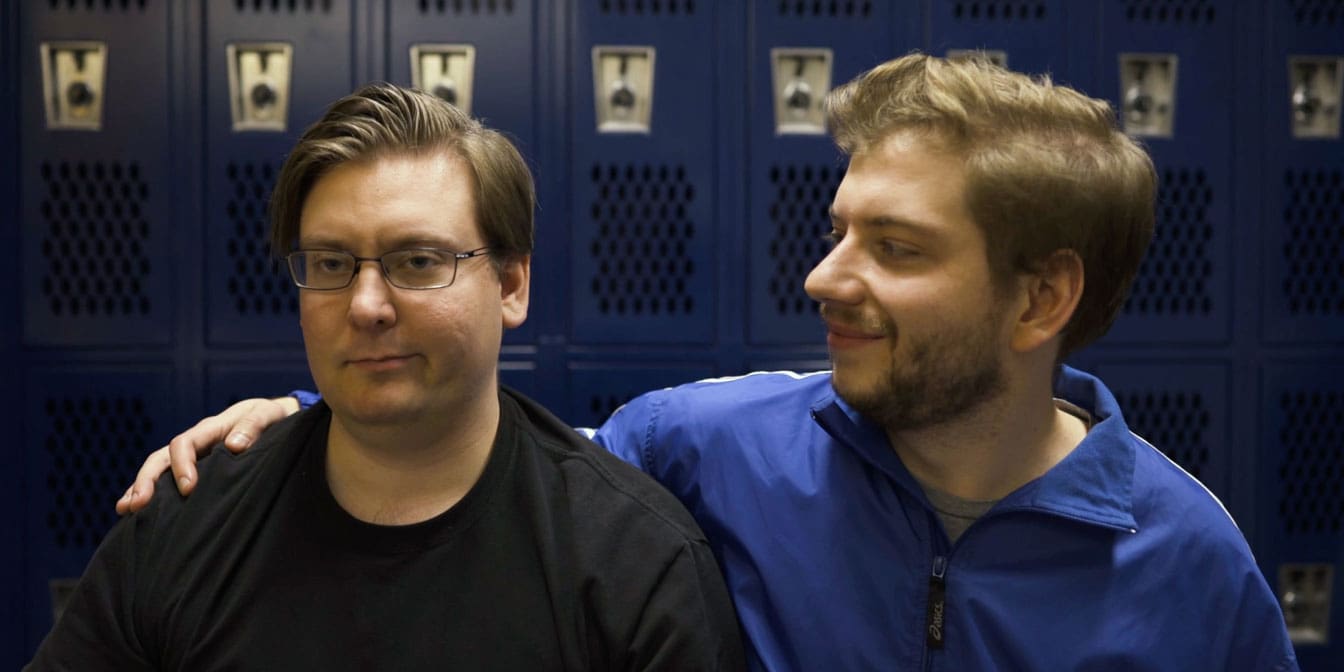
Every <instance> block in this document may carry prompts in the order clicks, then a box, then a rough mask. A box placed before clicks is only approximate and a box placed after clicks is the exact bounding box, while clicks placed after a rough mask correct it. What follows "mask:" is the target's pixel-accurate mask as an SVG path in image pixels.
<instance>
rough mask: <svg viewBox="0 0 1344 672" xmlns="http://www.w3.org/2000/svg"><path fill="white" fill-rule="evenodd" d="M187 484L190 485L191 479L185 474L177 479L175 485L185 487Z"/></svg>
mask: <svg viewBox="0 0 1344 672" xmlns="http://www.w3.org/2000/svg"><path fill="white" fill-rule="evenodd" d="M188 485H191V479H190V478H187V477H186V476H183V477H181V478H179V479H177V487H179V488H185V487H187V486H188Z"/></svg>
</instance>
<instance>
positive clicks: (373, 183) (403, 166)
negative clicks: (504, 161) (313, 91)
mask: <svg viewBox="0 0 1344 672" xmlns="http://www.w3.org/2000/svg"><path fill="white" fill-rule="evenodd" d="M475 213H476V208H475V179H474V178H473V177H472V173H471V170H470V167H469V166H468V165H467V164H466V162H465V161H464V160H463V159H462V158H460V157H458V156H457V155H455V154H453V153H451V152H434V153H423V154H395V155H390V156H383V157H378V158H374V159H369V160H363V161H355V162H350V163H344V164H341V165H339V166H336V167H334V168H332V169H330V170H329V171H327V172H326V173H325V174H324V175H322V176H321V177H320V178H318V180H317V181H316V182H314V183H313V187H312V189H311V190H309V192H308V195H307V197H306V198H305V199H304V203H303V210H302V212H301V214H300V217H299V239H300V242H301V244H303V245H305V246H306V245H310V244H312V243H315V242H318V243H325V242H341V243H348V244H351V245H353V244H356V243H360V242H373V243H378V244H384V243H390V242H398V241H411V242H414V241H421V242H423V243H436V244H441V245H443V246H450V245H449V244H450V243H457V242H461V243H462V244H466V243H471V242H477V241H479V240H480V231H479V227H478V226H477V222H476V215H475Z"/></svg>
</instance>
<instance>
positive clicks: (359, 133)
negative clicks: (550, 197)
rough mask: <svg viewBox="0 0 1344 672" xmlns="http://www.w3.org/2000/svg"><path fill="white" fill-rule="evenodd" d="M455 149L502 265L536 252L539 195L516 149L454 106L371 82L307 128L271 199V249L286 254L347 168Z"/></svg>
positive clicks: (494, 256) (479, 219)
mask: <svg viewBox="0 0 1344 672" xmlns="http://www.w3.org/2000/svg"><path fill="white" fill-rule="evenodd" d="M437 151H450V152H453V153H455V154H456V155H457V156H459V157H460V158H461V159H462V160H463V161H465V162H466V163H467V165H468V166H470V167H471V172H472V176H473V178H474V182H475V183H476V194H475V196H476V198H475V201H476V219H477V222H478V223H479V225H480V227H481V232H482V234H483V235H484V236H485V241H486V244H487V245H489V246H490V248H491V253H490V254H491V258H492V259H493V260H494V262H495V265H496V268H499V266H500V264H501V263H502V262H503V261H505V260H507V259H511V258H516V257H520V256H524V255H528V254H531V253H532V243H533V236H534V233H533V230H534V221H533V216H534V215H533V213H534V210H535V208H536V192H535V189H534V187H533V184H532V174H531V172H529V171H528V169H527V163H526V162H525V161H524V160H523V157H522V155H521V154H519V153H518V149H517V148H515V147H514V146H513V143H511V142H509V140H508V139H507V138H505V137H504V136H503V135H501V134H500V133H499V132H497V131H494V130H492V129H489V128H486V127H485V126H483V125H482V124H481V123H480V122H478V121H476V120H475V119H472V118H471V117H469V116H467V115H466V114H465V113H463V112H462V111H461V110H459V109H457V108H456V107H454V106H452V105H450V104H448V103H446V102H444V101H442V100H440V99H439V98H436V97H434V96H431V95H429V94H427V93H425V92H423V91H417V90H414V89H407V88H403V87H400V86H394V85H392V84H386V83H377V84H369V85H366V86H364V87H363V88H361V89H359V90H358V91H355V92H354V93H352V94H350V95H348V96H346V97H344V98H342V99H340V100H338V101H336V102H335V103H332V105H331V107H330V108H328V109H327V112H326V114H323V115H322V118H321V119H319V120H318V121H317V123H315V124H313V125H312V126H310V127H309V128H308V130H306V131H304V133H303V137H301V138H299V142H298V144H296V145H295V146H294V150H293V151H291V152H290V154H289V157H288V158H287V159H286V160H285V165H284V167H282V168H281V169H280V175H279V176H278V177H277V178H276V183H275V191H274V192H273V193H272V194H271V206H270V208H271V251H272V253H273V254H276V255H283V254H286V253H288V252H289V251H290V250H291V249H292V248H293V246H294V245H295V243H296V241H297V240H298V237H299V217H300V215H301V214H302V211H303V203H304V201H305V200H306V199H307V198H308V193H309V192H310V191H311V190H312V188H313V185H314V184H315V183H316V182H317V180H318V179H319V178H321V177H322V176H323V175H324V174H326V173H327V171H330V170H331V169H332V168H335V167H336V166H339V165H341V164H345V163H350V162H354V161H367V160H374V159H377V158H379V157H383V156H388V155H394V154H400V153H410V154H419V153H428V152H437Z"/></svg>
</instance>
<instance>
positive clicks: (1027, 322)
mask: <svg viewBox="0 0 1344 672" xmlns="http://www.w3.org/2000/svg"><path fill="white" fill-rule="evenodd" d="M1023 283H1024V285H1025V287H1024V288H1023V290H1022V291H1023V292H1025V294H1024V296H1023V298H1024V299H1025V301H1026V306H1025V307H1023V309H1022V312H1021V313H1019V314H1018V317H1017V322H1016V323H1015V324H1014V326H1013V339H1012V348H1013V350H1014V351H1015V352H1022V353H1025V352H1030V351H1032V350H1035V349H1037V348H1040V347H1041V346H1043V345H1045V344H1047V343H1049V342H1050V341H1051V339H1053V338H1055V337H1056V336H1058V335H1059V334H1060V332H1062V331H1063V330H1064V326H1065V325H1067V324H1068V323H1069V319H1070V318H1072V317H1073V312H1074V310H1076V309H1077V308H1078V300H1079V299H1080V298H1082V296H1083V259H1082V257H1079V256H1078V253H1077V252H1074V251H1073V250H1055V251H1054V252H1052V253H1051V254H1050V256H1049V257H1048V258H1046V260H1045V263H1044V264H1043V265H1042V266H1041V270H1039V271H1037V272H1035V273H1030V274H1027V275H1026V276H1025V277H1024V279H1023Z"/></svg>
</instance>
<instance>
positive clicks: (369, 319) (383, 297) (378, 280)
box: [350, 260, 397, 328]
mask: <svg viewBox="0 0 1344 672" xmlns="http://www.w3.org/2000/svg"><path fill="white" fill-rule="evenodd" d="M365 261H371V262H372V263H367V264H366V263H364V262H365ZM350 322H351V323H353V324H354V325H355V326H357V327H362V328H375V327H383V328H386V327H390V326H392V325H393V324H396V322H397V311H396V307H395V306H393V305H392V286H391V285H389V284H388V282H387V278H385V277H383V269H382V267H381V266H379V264H378V261H377V260H361V261H360V262H359V270H358V271H356V272H355V278H354V280H351V282H350Z"/></svg>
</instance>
